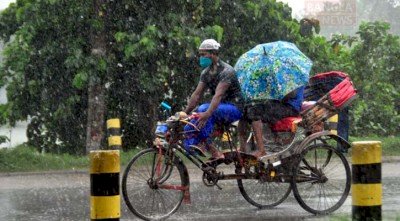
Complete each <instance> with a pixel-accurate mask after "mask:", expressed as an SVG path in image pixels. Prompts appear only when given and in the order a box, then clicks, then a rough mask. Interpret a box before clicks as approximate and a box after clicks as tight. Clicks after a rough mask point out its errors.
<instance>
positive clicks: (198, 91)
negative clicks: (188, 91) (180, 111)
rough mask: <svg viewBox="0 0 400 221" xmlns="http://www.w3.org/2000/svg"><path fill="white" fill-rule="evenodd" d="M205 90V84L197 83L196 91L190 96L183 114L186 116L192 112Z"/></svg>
mask: <svg viewBox="0 0 400 221" xmlns="http://www.w3.org/2000/svg"><path fill="white" fill-rule="evenodd" d="M205 88H206V84H205V83H204V82H199V84H198V85H197V87H196V90H194V92H193V93H192V95H191V96H190V99H189V100H188V104H187V107H186V108H185V110H184V112H185V113H186V114H189V113H190V112H192V110H193V109H194V108H195V107H196V106H197V104H198V103H199V101H200V99H201V97H202V96H203V94H204V90H205Z"/></svg>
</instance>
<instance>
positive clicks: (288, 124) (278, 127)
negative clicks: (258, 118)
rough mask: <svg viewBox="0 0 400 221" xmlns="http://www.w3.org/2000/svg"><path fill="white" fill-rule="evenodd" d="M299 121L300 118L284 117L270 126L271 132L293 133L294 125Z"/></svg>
mask: <svg viewBox="0 0 400 221" xmlns="http://www.w3.org/2000/svg"><path fill="white" fill-rule="evenodd" d="M301 119H302V118H301V116H297V117H285V118H283V119H281V120H279V121H278V122H276V123H275V124H274V125H272V126H271V130H272V131H274V132H295V131H296V127H295V125H296V124H297V123H298V122H300V121H301Z"/></svg>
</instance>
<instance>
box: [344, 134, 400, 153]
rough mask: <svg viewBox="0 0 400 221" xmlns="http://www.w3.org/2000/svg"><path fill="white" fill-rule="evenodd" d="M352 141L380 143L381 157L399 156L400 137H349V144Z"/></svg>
mask: <svg viewBox="0 0 400 221" xmlns="http://www.w3.org/2000/svg"><path fill="white" fill-rule="evenodd" d="M354 141H381V142H382V155H383V156H400V136H390V137H372V136H371V137H363V138H358V137H350V143H351V142H354Z"/></svg>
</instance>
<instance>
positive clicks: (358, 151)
mask: <svg viewBox="0 0 400 221" xmlns="http://www.w3.org/2000/svg"><path fill="white" fill-rule="evenodd" d="M352 174H353V177H352V187H351V191H352V205H353V206H352V217H353V220H357V221H358V220H371V221H372V220H382V147H381V142H380V141H361V142H353V148H352Z"/></svg>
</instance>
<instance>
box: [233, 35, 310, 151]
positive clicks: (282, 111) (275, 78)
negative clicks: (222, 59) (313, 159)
mask: <svg viewBox="0 0 400 221" xmlns="http://www.w3.org/2000/svg"><path fill="white" fill-rule="evenodd" d="M311 66H312V61H311V60H310V59H309V58H308V57H307V56H305V55H304V54H303V53H302V52H301V51H300V50H299V49H298V48H297V47H296V45H294V44H293V43H290V42H285V41H276V42H270V43H264V44H259V45H257V46H255V47H254V48H252V49H251V50H249V51H247V52H246V53H244V54H243V55H241V56H240V58H239V59H238V61H237V63H236V65H235V71H236V75H237V76H238V79H239V83H240V86H241V91H242V94H243V96H244V99H245V101H246V108H245V110H244V111H245V112H244V113H245V117H244V119H243V120H242V122H243V121H248V122H250V123H251V125H252V128H253V131H254V135H255V140H256V143H257V147H258V151H256V152H255V153H253V155H254V156H255V157H257V158H260V157H262V156H264V155H265V154H266V150H265V148H264V142H263V133H262V129H263V126H262V125H263V124H262V123H263V122H265V123H269V124H270V125H271V126H272V125H274V124H275V123H277V122H278V121H279V120H281V119H283V118H286V117H294V116H299V114H300V111H301V106H302V102H303V94H304V86H305V85H306V84H307V83H308V79H309V72H310V70H311ZM241 125H246V124H244V123H242V124H240V125H239V135H240V147H241V150H242V151H244V150H245V146H246V140H245V137H246V133H245V131H246V130H245V129H246V127H241Z"/></svg>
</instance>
